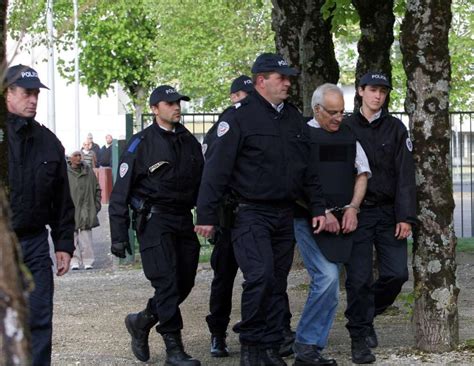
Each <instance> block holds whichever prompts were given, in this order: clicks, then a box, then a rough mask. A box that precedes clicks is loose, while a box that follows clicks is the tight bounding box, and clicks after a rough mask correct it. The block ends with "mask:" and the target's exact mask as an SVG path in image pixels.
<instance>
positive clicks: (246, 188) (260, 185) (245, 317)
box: [195, 53, 325, 365]
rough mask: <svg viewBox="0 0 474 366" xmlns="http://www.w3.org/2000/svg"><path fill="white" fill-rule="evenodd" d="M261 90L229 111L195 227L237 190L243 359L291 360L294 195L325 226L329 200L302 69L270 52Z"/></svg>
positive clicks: (262, 67) (257, 67)
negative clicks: (315, 155)
mask: <svg viewBox="0 0 474 366" xmlns="http://www.w3.org/2000/svg"><path fill="white" fill-rule="evenodd" d="M252 74H253V78H252V79H253V83H254V87H255V92H254V93H251V94H250V95H249V96H248V97H247V98H246V99H244V100H243V101H241V103H240V104H237V105H236V106H235V108H234V109H232V110H230V111H228V112H227V113H224V114H223V115H222V116H221V118H220V120H219V121H218V125H217V129H216V136H217V138H216V139H215V141H214V142H213V143H212V145H211V146H209V147H208V152H207V154H206V164H205V168H204V173H203V182H202V184H201V187H200V191H199V198H198V208H197V222H198V225H196V228H195V230H196V232H198V233H199V234H200V235H202V236H204V237H210V236H212V234H213V231H214V226H215V225H218V223H219V222H218V215H217V207H218V204H219V202H220V200H221V198H222V196H223V194H224V193H225V191H226V190H227V189H228V187H229V188H230V190H231V191H232V193H233V194H234V195H235V196H236V197H237V200H238V206H237V213H236V217H235V220H234V225H233V226H232V232H231V237H232V245H233V248H234V253H235V257H236V260H237V263H238V264H239V267H240V269H241V270H242V273H243V275H244V280H245V281H244V284H243V293H242V321H241V323H240V324H239V326H238V327H237V329H236V330H237V331H238V332H239V333H240V337H239V338H240V343H241V359H240V363H241V365H258V364H260V363H264V364H266V365H286V363H285V362H284V361H283V359H282V358H281V357H280V356H279V354H278V349H279V347H280V345H281V342H282V328H283V313H284V309H285V304H284V302H285V300H284V294H285V292H286V285H287V276H288V272H289V270H290V267H291V263H292V259H293V249H294V244H293V241H294V232H293V207H292V205H293V202H294V200H295V199H296V198H297V197H299V196H301V195H302V194H303V191H306V192H307V194H308V195H309V197H310V200H309V201H310V207H311V212H312V216H313V220H312V224H313V227H314V228H315V230H316V231H318V232H319V231H320V230H322V229H324V223H325V217H324V202H323V199H322V195H321V187H320V185H319V181H318V178H317V174H316V172H315V171H314V170H312V169H309V164H308V159H309V148H310V147H309V136H308V135H309V130H308V126H307V125H306V124H305V123H304V120H303V118H302V116H301V114H300V113H299V111H298V110H297V109H296V108H295V107H294V106H292V105H291V104H289V103H285V100H286V99H287V98H288V90H289V87H290V85H291V83H290V80H289V76H290V75H295V74H296V71H295V70H294V69H292V68H290V67H289V66H288V64H287V62H286V61H285V60H284V59H283V58H282V57H281V56H280V55H277V54H272V53H264V54H261V55H260V56H258V57H257V59H256V60H255V63H254V65H253V67H252Z"/></svg>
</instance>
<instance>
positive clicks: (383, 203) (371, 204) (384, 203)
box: [360, 199, 393, 208]
mask: <svg viewBox="0 0 474 366" xmlns="http://www.w3.org/2000/svg"><path fill="white" fill-rule="evenodd" d="M388 205H393V201H388V200H385V201H372V200H367V199H365V200H363V201H362V204H361V205H360V206H361V207H363V208H375V207H380V206H388Z"/></svg>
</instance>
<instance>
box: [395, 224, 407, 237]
mask: <svg viewBox="0 0 474 366" xmlns="http://www.w3.org/2000/svg"><path fill="white" fill-rule="evenodd" d="M410 235H411V224H409V223H408V222H399V223H397V226H395V237H396V238H397V239H398V240H401V239H406V238H408V237H409V236H410Z"/></svg>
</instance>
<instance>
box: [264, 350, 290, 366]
mask: <svg viewBox="0 0 474 366" xmlns="http://www.w3.org/2000/svg"><path fill="white" fill-rule="evenodd" d="M278 351H279V347H268V346H266V347H261V348H260V355H259V358H260V365H271V366H287V365H286V362H285V361H284V360H283V358H281V356H280V354H279V353H278Z"/></svg>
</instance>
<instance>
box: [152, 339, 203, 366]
mask: <svg viewBox="0 0 474 366" xmlns="http://www.w3.org/2000/svg"><path fill="white" fill-rule="evenodd" d="M161 336H162V337H163V340H164V341H165V345H166V361H165V366H201V362H200V361H198V360H196V359H195V358H192V357H191V356H190V355H188V354H187V353H186V352H184V346H183V341H182V340H181V332H179V331H178V332H175V333H165V334H162V335H161Z"/></svg>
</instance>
